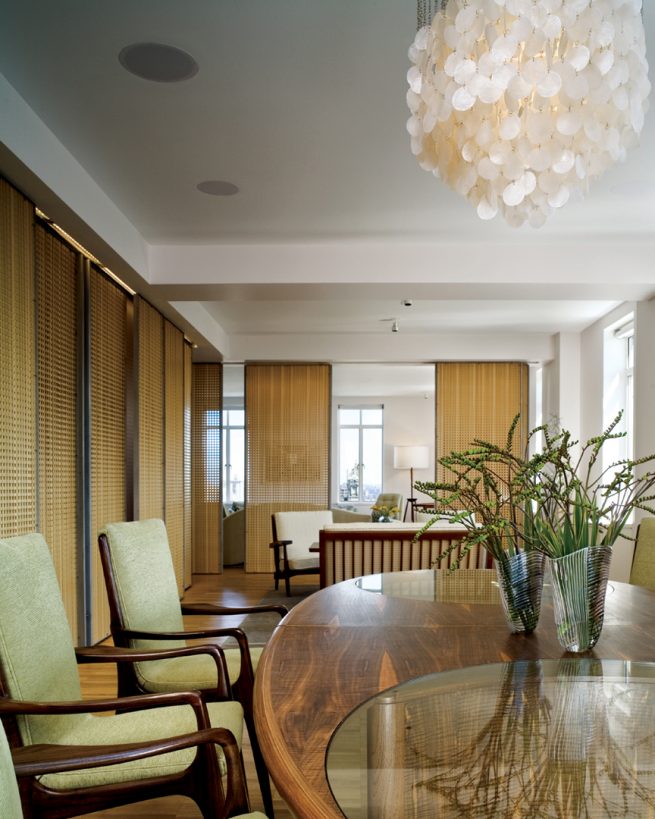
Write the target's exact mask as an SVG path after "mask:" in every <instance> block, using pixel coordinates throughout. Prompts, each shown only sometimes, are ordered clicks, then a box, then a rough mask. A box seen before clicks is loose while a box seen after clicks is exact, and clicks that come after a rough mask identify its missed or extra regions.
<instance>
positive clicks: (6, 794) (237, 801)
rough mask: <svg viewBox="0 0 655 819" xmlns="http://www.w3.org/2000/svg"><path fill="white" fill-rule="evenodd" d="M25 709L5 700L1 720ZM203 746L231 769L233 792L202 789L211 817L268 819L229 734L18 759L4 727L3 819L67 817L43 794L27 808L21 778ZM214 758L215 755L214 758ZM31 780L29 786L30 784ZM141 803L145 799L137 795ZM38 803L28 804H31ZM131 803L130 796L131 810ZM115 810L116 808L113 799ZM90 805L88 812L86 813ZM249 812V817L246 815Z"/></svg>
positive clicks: (208, 784)
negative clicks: (254, 802) (214, 749)
mask: <svg viewBox="0 0 655 819" xmlns="http://www.w3.org/2000/svg"><path fill="white" fill-rule="evenodd" d="M24 713H25V710H24V706H23V704H22V703H18V702H16V701H15V700H3V699H0V717H1V716H3V715H4V716H5V717H9V716H16V715H18V714H24ZM203 745H207V746H210V745H219V746H220V747H221V749H222V752H223V755H224V757H225V760H226V765H227V786H226V790H225V791H224V792H223V789H222V787H221V786H218V787H216V785H217V784H218V779H217V778H215V779H214V780H211V779H208V780H206V781H205V782H204V783H202V787H204V788H205V791H206V793H205V796H204V802H205V803H206V805H207V809H208V812H205V816H211V817H213V819H227V817H235V819H266V818H265V816H264V814H263V813H259V812H258V811H255V812H254V813H251V812H250V805H249V799H248V790H247V787H246V778H245V772H244V770H243V762H242V760H241V754H240V753H239V748H238V746H237V744H236V741H235V739H234V737H233V736H232V734H231V733H230V732H229V731H227V730H225V729H224V728H209V729H206V730H203V731H195V732H194V733H192V734H182V735H181V736H177V737H170V738H168V739H158V740H157V739H155V740H151V741H149V742H136V743H131V744H130V745H103V746H79V745H37V746H26V747H22V748H16V749H14V754H13V756H12V754H11V752H10V750H9V743H8V742H7V737H6V734H5V731H4V728H3V727H2V724H1V723H0V816H1V817H2V818H3V819H34V818H35V817H43V819H48V817H52V819H55V816H61V814H60V813H58V812H56V811H55V812H54V813H53V811H52V810H50V809H49V807H50V806H49V804H48V803H47V802H46V804H41V803H40V802H37V801H35V799H34V797H38V792H35V791H34V790H33V789H30V788H29V787H28V788H25V787H24V788H23V791H24V794H25V796H24V798H25V801H26V803H27V804H26V805H25V807H23V805H22V803H21V797H20V791H19V788H18V782H17V779H16V777H17V776H18V777H20V778H21V782H25V781H26V779H25V778H29V779H33V778H34V777H38V778H43V777H47V776H50V775H52V774H64V773H70V772H75V771H81V770H90V769H93V768H98V767H106V766H108V765H115V764H120V763H122V762H126V761H130V760H132V761H136V760H145V759H151V758H152V757H157V756H161V755H162V754H166V753H172V752H173V751H182V750H186V749H187V748H194V747H200V746H203ZM212 756H213V754H212ZM29 779H28V780H27V781H28V782H29ZM152 795H153V796H158V795H159V794H158V792H157V789H156V787H153V793H152ZM136 796H137V798H138V799H139V800H140V799H143V798H145V797H144V796H143V795H141V794H140V793H139V794H136ZM30 799H31V800H32V801H28V800H30ZM131 801H134V800H131V799H130V798H129V795H126V801H125V802H124V804H127V803H129V802H131ZM109 803H110V804H116V801H115V800H114V799H113V798H112V799H110V800H109ZM94 804H95V806H96V808H100V809H102V808H105V807H107V806H108V803H105V802H103V801H102V797H101V795H100V794H96V796H95V801H94ZM87 807H90V805H87V803H85V805H84V806H83V807H82V810H84V811H85V812H86V809H87ZM244 811H246V812H245V813H244Z"/></svg>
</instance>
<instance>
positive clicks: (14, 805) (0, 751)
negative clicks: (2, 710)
mask: <svg viewBox="0 0 655 819" xmlns="http://www.w3.org/2000/svg"><path fill="white" fill-rule="evenodd" d="M0 816H4V817H5V819H21V817H22V816H23V809H22V807H21V804H20V794H19V793H18V783H17V782H16V774H15V773H14V764H13V762H12V761H11V753H10V751H9V743H8V742H7V737H6V735H5V730H4V728H3V727H2V723H0Z"/></svg>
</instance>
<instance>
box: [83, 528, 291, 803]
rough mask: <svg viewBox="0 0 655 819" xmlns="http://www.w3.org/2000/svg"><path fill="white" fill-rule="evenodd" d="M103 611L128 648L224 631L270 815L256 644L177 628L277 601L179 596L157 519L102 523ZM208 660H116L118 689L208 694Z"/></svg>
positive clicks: (213, 682)
mask: <svg viewBox="0 0 655 819" xmlns="http://www.w3.org/2000/svg"><path fill="white" fill-rule="evenodd" d="M98 542H99V546H100V556H101V559H102V566H103V571H104V576H105V583H106V586H107V596H108V598H109V609H110V613H111V633H112V637H113V638H114V643H115V644H116V645H118V646H124V647H131V648H153V647H170V648H179V647H182V646H185V645H186V643H185V640H186V639H187V638H202V639H216V638H221V637H222V638H225V637H232V638H234V639H236V641H237V647H236V648H224V655H225V658H226V661H227V667H228V675H229V680H230V684H231V686H232V691H233V693H234V696H235V698H236V699H237V700H239V702H241V704H242V705H243V709H244V715H245V719H246V724H247V726H248V733H249V736H250V742H251V746H252V751H253V757H254V760H255V766H256V768H257V775H258V777H259V784H260V788H261V791H262V798H263V800H264V807H265V810H266V812H267V813H268V814H269V815H271V816H272V815H273V800H272V796H271V790H270V783H269V779H268V771H267V769H266V764H265V763H264V758H263V756H262V754H261V751H260V749H259V743H258V741H257V735H256V733H255V723H254V718H253V713H252V701H253V680H254V670H255V668H256V666H257V662H258V660H259V656H260V654H261V652H262V649H261V648H253V649H250V648H249V646H248V640H247V638H246V635H245V634H244V632H243V631H241V629H238V628H215V629H207V628H203V629H200V630H194V631H185V629H184V622H183V619H182V616H183V615H189V614H196V615H197V614H203V615H208V614H209V615H232V614H244V613H248V614H251V613H253V612H270V611H275V612H277V613H278V614H279V615H280V616H281V617H282V616H284V615H285V614H286V613H287V609H286V608H285V607H284V606H278V605H267V606H247V607H242V608H233V607H229V608H228V607H224V606H215V605H212V604H209V603H201V604H193V605H189V604H185V603H182V604H180V599H179V593H178V588H177V581H176V579H175V571H174V568H173V560H172V557H171V551H170V547H169V543H168V535H167V533H166V526H165V525H164V522H163V521H161V520H142V521H133V522H129V523H125V522H122V523H109V524H107V525H106V526H105V529H104V531H103V532H102V533H101V534H100V537H99V539H98ZM216 686H217V674H216V664H215V663H213V662H212V659H211V657H210V656H203V655H201V654H198V655H195V656H192V657H183V658H179V659H165V660H161V661H154V662H148V663H140V662H139V663H135V664H134V665H133V666H129V665H122V666H120V667H119V684H118V691H119V694H121V695H123V696H125V695H128V694H133V693H137V692H157V693H160V692H166V691H184V690H188V689H193V690H194V691H202V692H203V695H204V697H205V699H207V700H208V701H212V700H214V699H216V698H217V697H220V696H221V692H220V690H218V691H217V689H216Z"/></svg>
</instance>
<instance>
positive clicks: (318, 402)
mask: <svg viewBox="0 0 655 819" xmlns="http://www.w3.org/2000/svg"><path fill="white" fill-rule="evenodd" d="M245 377H246V390H245V394H246V426H247V430H246V435H247V470H246V571H248V572H268V571H273V558H272V555H271V551H272V550H271V549H270V548H269V543H270V541H271V514H272V513H273V512H279V511H285V510H309V509H327V508H328V502H329V475H330V467H329V458H330V391H331V369H330V366H329V365H328V364H248V365H247V366H246V371H245Z"/></svg>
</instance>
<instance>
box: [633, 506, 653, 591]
mask: <svg viewBox="0 0 655 819" xmlns="http://www.w3.org/2000/svg"><path fill="white" fill-rule="evenodd" d="M630 582H631V583H633V584H634V585H635V586H645V587H646V588H647V589H652V591H655V518H644V519H643V520H642V521H641V523H640V524H639V528H638V529H637V542H636V543H635V553H634V557H633V559H632V569H631V570H630Z"/></svg>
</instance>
